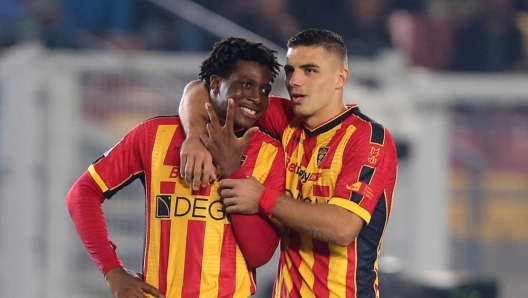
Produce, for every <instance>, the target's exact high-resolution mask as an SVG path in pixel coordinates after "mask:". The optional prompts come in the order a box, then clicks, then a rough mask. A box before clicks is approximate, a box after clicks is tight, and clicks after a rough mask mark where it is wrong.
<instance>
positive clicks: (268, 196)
mask: <svg viewBox="0 0 528 298" xmlns="http://www.w3.org/2000/svg"><path fill="white" fill-rule="evenodd" d="M280 195H281V192H280V191H278V190H275V189H271V188H266V189H264V191H263V192H262V194H261V195H260V198H259V202H258V209H259V211H260V212H261V213H262V214H264V215H266V216H267V217H271V214H272V212H273V208H274V207H275V203H277V200H278V199H279V196H280Z"/></svg>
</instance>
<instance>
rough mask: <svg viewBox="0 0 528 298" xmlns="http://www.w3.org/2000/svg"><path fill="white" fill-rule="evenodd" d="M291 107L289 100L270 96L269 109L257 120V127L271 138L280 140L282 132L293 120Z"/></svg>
mask: <svg viewBox="0 0 528 298" xmlns="http://www.w3.org/2000/svg"><path fill="white" fill-rule="evenodd" d="M293 117H294V113H293V106H292V103H291V101H290V100H289V99H287V98H284V97H278V96H270V98H269V107H268V109H267V110H266V112H265V113H264V114H263V115H262V116H261V117H260V118H259V119H258V120H257V125H258V126H259V127H260V128H262V129H263V130H265V131H266V132H268V133H269V134H270V135H271V136H272V137H274V138H276V139H278V140H281V139H282V134H283V133H284V130H285V129H286V128H287V127H288V124H289V123H290V121H291V120H292V119H293Z"/></svg>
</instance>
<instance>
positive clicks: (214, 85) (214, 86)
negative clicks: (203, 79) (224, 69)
mask: <svg viewBox="0 0 528 298" xmlns="http://www.w3.org/2000/svg"><path fill="white" fill-rule="evenodd" d="M220 80H221V78H220V77H219V76H217V75H212V76H211V77H210V78H209V81H210V82H211V90H212V91H213V93H214V94H218V93H220Z"/></svg>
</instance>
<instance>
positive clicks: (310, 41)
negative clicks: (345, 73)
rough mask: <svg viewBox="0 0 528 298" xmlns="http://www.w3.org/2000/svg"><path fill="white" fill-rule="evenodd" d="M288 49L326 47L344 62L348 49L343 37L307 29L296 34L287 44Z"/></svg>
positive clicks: (323, 30) (333, 33)
mask: <svg viewBox="0 0 528 298" xmlns="http://www.w3.org/2000/svg"><path fill="white" fill-rule="evenodd" d="M287 46H288V48H294V47H297V46H308V47H319V46H321V47H324V49H325V50H327V51H329V52H331V53H334V54H336V55H337V56H338V57H340V58H342V59H343V60H344V61H346V59H347V48H346V45H345V41H344V40H343V37H342V36H341V35H339V34H337V33H335V32H332V31H329V30H325V29H314V28H311V29H306V30H303V31H301V32H299V33H297V34H295V35H294V36H293V37H292V38H290V40H288V44H287Z"/></svg>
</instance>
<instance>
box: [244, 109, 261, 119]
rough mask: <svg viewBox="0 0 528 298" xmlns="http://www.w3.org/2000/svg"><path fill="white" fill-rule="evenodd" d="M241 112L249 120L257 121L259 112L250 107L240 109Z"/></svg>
mask: <svg viewBox="0 0 528 298" xmlns="http://www.w3.org/2000/svg"><path fill="white" fill-rule="evenodd" d="M240 111H241V112H242V115H243V116H245V117H247V118H251V119H257V117H258V116H257V115H258V111H256V110H252V109H250V108H248V107H242V106H241V107H240Z"/></svg>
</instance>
